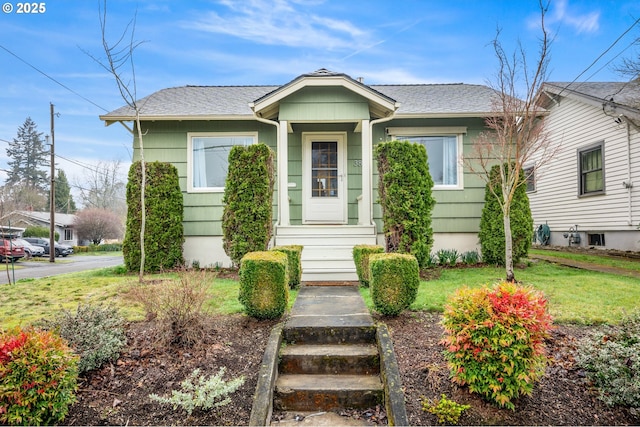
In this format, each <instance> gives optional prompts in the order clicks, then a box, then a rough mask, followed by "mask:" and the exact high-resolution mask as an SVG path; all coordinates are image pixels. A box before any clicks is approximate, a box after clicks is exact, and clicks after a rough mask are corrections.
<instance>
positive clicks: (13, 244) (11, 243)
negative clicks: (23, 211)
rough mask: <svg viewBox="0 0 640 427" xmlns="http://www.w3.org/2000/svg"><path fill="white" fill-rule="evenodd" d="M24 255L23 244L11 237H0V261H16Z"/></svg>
mask: <svg viewBox="0 0 640 427" xmlns="http://www.w3.org/2000/svg"><path fill="white" fill-rule="evenodd" d="M23 257H24V246H22V245H21V244H20V243H18V242H17V241H16V239H15V238H13V237H8V236H7V237H5V236H2V237H0V261H4V260H5V259H8V260H10V261H17V260H19V259H20V258H23Z"/></svg>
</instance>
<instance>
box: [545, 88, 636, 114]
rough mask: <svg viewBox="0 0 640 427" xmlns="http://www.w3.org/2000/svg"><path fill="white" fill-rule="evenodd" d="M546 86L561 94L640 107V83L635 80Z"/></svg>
mask: <svg viewBox="0 0 640 427" xmlns="http://www.w3.org/2000/svg"><path fill="white" fill-rule="evenodd" d="M545 87H547V88H550V89H552V90H553V92H554V93H556V94H560V95H562V94H570V93H571V94H576V95H578V96H586V97H591V98H597V99H599V100H602V101H603V102H604V101H611V102H615V103H616V104H620V105H625V106H627V107H630V108H636V109H638V108H640V84H638V83H634V82H626V83H625V82H584V83H569V82H548V83H545Z"/></svg>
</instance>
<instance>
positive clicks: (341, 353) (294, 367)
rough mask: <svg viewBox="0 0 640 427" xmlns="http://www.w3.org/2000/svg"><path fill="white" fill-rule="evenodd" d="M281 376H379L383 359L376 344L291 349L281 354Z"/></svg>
mask: <svg viewBox="0 0 640 427" xmlns="http://www.w3.org/2000/svg"><path fill="white" fill-rule="evenodd" d="M278 372H279V373H280V374H314V375H319V374H326V375H338V374H341V375H375V374H379V373H380V356H379V354H378V348H377V347H376V346H375V345H373V344H342V345H297V344H296V345H287V346H285V347H284V348H282V349H281V350H280V364H279V366H278Z"/></svg>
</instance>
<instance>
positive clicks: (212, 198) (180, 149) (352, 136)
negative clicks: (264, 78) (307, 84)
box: [134, 88, 484, 236]
mask: <svg viewBox="0 0 640 427" xmlns="http://www.w3.org/2000/svg"><path fill="white" fill-rule="evenodd" d="M317 103H321V104H327V105H324V106H323V107H322V108H325V107H326V109H325V110H324V112H323V113H319V110H318V109H316V110H315V112H314V114H316V113H317V114H326V115H327V116H326V117H325V118H324V119H323V120H327V121H330V120H336V121H340V120H341V121H346V120H354V121H353V122H350V123H304V124H300V123H294V132H293V133H290V134H288V166H289V177H288V182H289V183H295V187H293V188H289V190H288V194H289V198H290V199H291V202H290V217H291V223H292V224H294V225H299V224H301V223H302V133H303V132H335V131H340V132H346V134H347V174H348V216H349V224H356V223H357V220H358V206H357V200H356V199H357V197H358V196H359V195H360V194H361V193H362V177H361V172H362V167H361V166H360V163H359V161H361V160H362V159H361V156H362V148H361V138H362V134H361V133H355V132H353V128H354V125H355V121H356V120H359V119H362V118H367V119H368V118H369V117H368V106H367V103H366V101H365V100H363V99H362V98H361V97H359V96H358V95H355V94H352V93H350V92H348V91H347V90H344V89H343V88H333V89H332V90H327V88H322V89H321V88H306V89H303V90H301V91H300V92H299V93H297V94H294V95H291V96H290V97H288V98H286V99H285V100H283V102H282V103H281V110H280V114H281V116H280V118H281V119H282V120H285V119H286V120H302V119H301V117H303V116H305V115H306V114H311V112H312V111H313V108H315V107H313V108H307V107H310V106H311V107H312V106H313V105H314V104H317ZM331 105H333V107H331V108H333V110H332V112H330V111H329V110H331V108H329V106H331ZM354 105H357V107H354ZM361 108H364V109H363V110H361ZM365 110H366V115H365V117H361V116H360V115H361V114H363V112H364V111H365ZM338 113H339V114H340V115H341V116H340V117H338V116H337V115H336V114H338ZM296 114H299V115H298V116H295V115H296ZM330 114H334V116H333V118H330V117H329V115H330ZM294 117H295V118H294ZM323 117H324V116H323ZM313 119H315V120H318V117H317V116H313ZM428 126H437V127H442V126H467V128H468V134H467V135H465V136H464V138H463V147H464V148H463V150H464V154H465V155H468V154H470V152H471V148H472V143H473V139H474V138H475V137H476V136H477V135H478V133H479V132H480V131H482V130H484V124H483V121H482V120H481V119H402V120H392V121H389V122H386V123H381V124H379V125H376V126H375V127H374V129H373V135H372V136H373V140H374V141H382V140H385V139H386V134H385V128H387V127H428ZM142 128H143V131H144V132H145V136H144V146H145V159H146V160H147V161H167V162H170V163H172V164H174V165H175V166H176V168H177V169H178V175H179V179H180V186H181V188H182V191H183V195H184V206H185V235H186V236H220V235H222V227H221V218H222V211H223V205H222V198H223V194H222V193H187V192H186V186H187V133H189V132H247V131H252V132H258V140H259V141H260V142H264V143H266V144H268V145H269V146H270V147H271V148H272V149H274V151H275V149H276V130H275V127H274V126H271V125H268V124H265V123H260V122H257V121H250V120H245V121H228V122H220V121H175V122H165V121H161V122H143V123H142ZM134 148H135V150H134V157H135V159H138V158H139V147H138V144H137V141H135V143H134ZM372 171H373V174H374V177H373V186H374V194H373V200H374V212H373V216H374V220H375V222H376V225H377V227H378V230H382V220H381V218H382V213H381V210H380V206H379V205H378V204H377V203H375V202H376V199H377V197H378V193H377V186H378V173H377V167H376V165H375V164H374V166H373V168H372ZM276 182H277V181H276ZM434 197H435V199H436V201H437V204H436V207H435V208H434V211H433V229H434V232H474V233H475V232H477V231H478V228H479V223H480V216H481V212H482V206H483V203H484V182H483V181H482V180H481V179H480V178H479V177H477V176H475V175H474V174H472V173H471V172H469V171H465V173H464V190H446V191H445V190H435V191H434ZM273 206H274V208H273V209H274V219H276V217H275V212H277V208H276V202H275V200H274V205H273Z"/></svg>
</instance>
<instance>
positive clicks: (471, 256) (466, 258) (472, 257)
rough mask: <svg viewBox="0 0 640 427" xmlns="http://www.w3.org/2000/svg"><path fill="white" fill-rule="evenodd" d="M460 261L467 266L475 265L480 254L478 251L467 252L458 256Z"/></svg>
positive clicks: (478, 260)
mask: <svg viewBox="0 0 640 427" xmlns="http://www.w3.org/2000/svg"><path fill="white" fill-rule="evenodd" d="M460 261H462V263H463V264H467V265H476V264H478V263H479V262H480V254H479V253H478V251H467V252H463V253H462V255H460Z"/></svg>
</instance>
